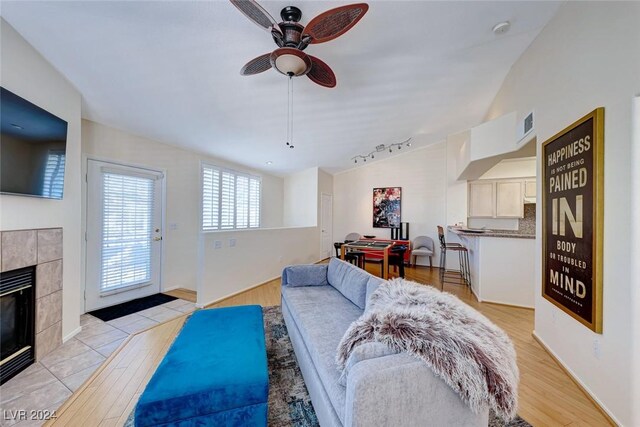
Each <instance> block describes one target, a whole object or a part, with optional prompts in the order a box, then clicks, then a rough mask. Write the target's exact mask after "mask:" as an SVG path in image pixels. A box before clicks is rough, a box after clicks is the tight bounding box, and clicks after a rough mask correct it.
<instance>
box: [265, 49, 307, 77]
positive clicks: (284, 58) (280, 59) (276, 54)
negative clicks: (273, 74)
mask: <svg viewBox="0 0 640 427" xmlns="http://www.w3.org/2000/svg"><path fill="white" fill-rule="evenodd" d="M270 60H271V66H272V67H273V68H275V69H276V70H278V72H280V73H282V74H284V75H285V76H302V75H304V74H307V73H308V72H309V70H311V59H310V58H309V56H307V54H306V53H304V52H302V51H301V50H298V49H293V48H289V47H281V48H280V49H276V50H274V51H273V52H272V53H271V58H270Z"/></svg>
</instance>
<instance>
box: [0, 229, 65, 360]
mask: <svg viewBox="0 0 640 427" xmlns="http://www.w3.org/2000/svg"><path fill="white" fill-rule="evenodd" d="M30 266H36V286H35V298H36V310H35V313H36V319H35V333H36V361H38V360H40V359H42V358H43V357H44V356H46V355H47V354H49V353H50V352H52V351H53V350H55V349H56V348H58V347H60V346H61V345H62V228H46V229H35V230H16V231H2V232H0V269H1V271H2V272H5V271H11V270H15V269H18V268H23V267H30Z"/></svg>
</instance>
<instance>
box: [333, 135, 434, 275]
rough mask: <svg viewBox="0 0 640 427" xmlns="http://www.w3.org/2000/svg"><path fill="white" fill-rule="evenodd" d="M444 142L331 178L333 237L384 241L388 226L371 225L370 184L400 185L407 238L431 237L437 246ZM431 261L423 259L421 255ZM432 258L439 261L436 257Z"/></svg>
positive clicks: (423, 261) (388, 236)
mask: <svg viewBox="0 0 640 427" xmlns="http://www.w3.org/2000/svg"><path fill="white" fill-rule="evenodd" d="M446 149H447V145H446V143H445V142H444V141H443V142H439V143H437V144H433V145H430V146H427V147H424V148H420V149H415V150H411V151H408V152H407V153H403V154H401V155H398V156H394V157H390V158H386V159H384V160H379V161H376V162H373V163H370V164H367V165H366V166H361V167H358V168H355V169H351V170H349V171H346V172H342V173H338V174H336V175H334V177H333V197H334V200H333V206H334V209H333V213H334V214H333V240H336V241H338V240H342V239H344V236H346V235H347V234H348V233H351V232H357V233H360V234H373V235H375V236H377V237H379V238H383V239H388V238H390V237H391V232H390V230H389V229H388V228H373V226H372V225H373V224H372V222H373V220H372V214H373V201H372V197H373V188H374V187H402V202H401V203H402V221H403V222H408V223H409V224H410V225H409V227H410V230H409V231H410V236H409V237H410V238H411V239H414V238H415V237H417V236H421V235H426V236H430V237H431V238H432V239H433V240H434V242H435V243H436V245H437V242H438V233H437V229H436V227H437V226H438V225H442V226H445V225H446V224H445V222H446V204H445V201H446V190H447V189H446V185H447V164H446ZM419 262H420V263H421V264H425V265H429V261H428V260H427V259H422V258H421V259H419ZM433 262H434V263H435V264H436V265H437V262H438V259H437V256H436V257H435V258H434V260H433Z"/></svg>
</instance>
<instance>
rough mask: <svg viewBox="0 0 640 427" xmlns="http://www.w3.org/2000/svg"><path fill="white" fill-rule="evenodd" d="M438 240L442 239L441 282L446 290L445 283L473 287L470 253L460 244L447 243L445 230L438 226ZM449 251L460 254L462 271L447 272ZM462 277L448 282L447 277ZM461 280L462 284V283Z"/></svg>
mask: <svg viewBox="0 0 640 427" xmlns="http://www.w3.org/2000/svg"><path fill="white" fill-rule="evenodd" d="M438 239H440V282H441V283H442V288H443V289H444V284H445V283H454V284H456V285H469V287H471V272H470V271H469V251H468V250H467V248H466V247H464V246H463V245H461V244H460V243H447V242H446V241H445V238H444V229H443V228H442V227H441V226H438ZM447 251H454V252H457V253H458V260H459V262H460V270H447ZM452 274H453V275H455V276H458V274H459V275H460V278H459V279H458V278H457V277H455V278H453V279H454V280H453V281H452V280H449V281H447V280H446V279H447V277H448V276H447V275H452ZM449 277H450V276H449ZM460 280H461V281H462V283H460Z"/></svg>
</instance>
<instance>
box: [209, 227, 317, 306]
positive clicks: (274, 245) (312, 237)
mask: <svg viewBox="0 0 640 427" xmlns="http://www.w3.org/2000/svg"><path fill="white" fill-rule="evenodd" d="M229 239H235V241H236V246H235V247H231V246H230V245H229ZM216 240H220V241H221V242H222V248H220V249H215V247H214V246H215V245H214V242H215V241H216ZM319 260H320V234H319V231H318V228H317V227H300V228H281V229H269V230H247V231H229V232H218V233H203V234H201V236H200V265H199V277H200V278H201V280H199V283H198V304H199V305H200V306H204V305H207V304H209V303H211V302H213V301H217V300H219V299H221V298H224V297H226V296H229V295H233V294H235V293H237V292H240V291H242V290H245V289H247V288H249V287H252V286H255V285H258V284H260V283H264V282H266V281H268V280H272V279H275V278H277V277H279V276H280V274H281V273H282V269H283V268H284V267H285V266H287V265H291V264H310V263H314V262H316V261H319Z"/></svg>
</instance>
